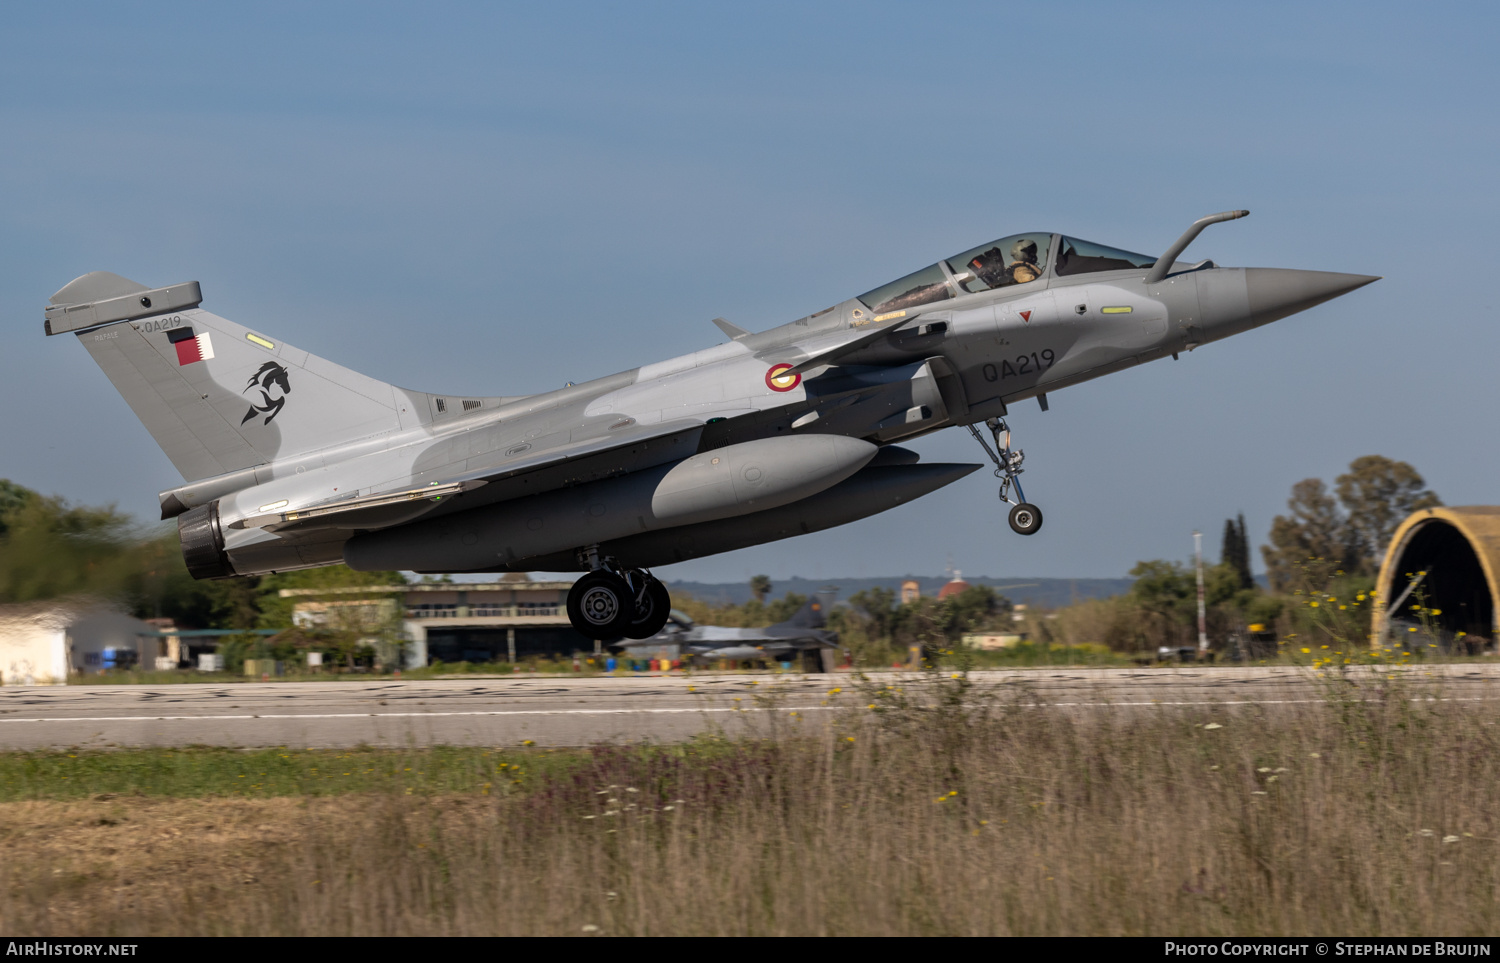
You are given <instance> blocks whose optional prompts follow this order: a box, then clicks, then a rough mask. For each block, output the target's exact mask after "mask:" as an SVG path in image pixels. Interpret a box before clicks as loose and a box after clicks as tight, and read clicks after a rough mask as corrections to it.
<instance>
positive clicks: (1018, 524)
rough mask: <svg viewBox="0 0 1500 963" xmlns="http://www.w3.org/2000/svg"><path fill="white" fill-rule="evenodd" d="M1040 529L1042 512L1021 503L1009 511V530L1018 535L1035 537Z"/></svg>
mask: <svg viewBox="0 0 1500 963" xmlns="http://www.w3.org/2000/svg"><path fill="white" fill-rule="evenodd" d="M1041 527H1042V510H1041V509H1040V508H1037V507H1036V506H1035V505H1029V504H1027V503H1026V502H1022V503H1021V504H1019V505H1017V506H1016V507H1014V508H1012V509H1011V510H1010V528H1011V531H1013V532H1015V533H1016V534H1018V535H1035V534H1036V533H1037V529H1039V528H1041Z"/></svg>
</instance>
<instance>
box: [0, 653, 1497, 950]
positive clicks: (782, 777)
mask: <svg viewBox="0 0 1500 963" xmlns="http://www.w3.org/2000/svg"><path fill="white" fill-rule="evenodd" d="M1411 685H1412V684H1410V683H1405V682H1402V683H1395V682H1392V683H1389V684H1384V683H1376V684H1372V685H1367V686H1365V687H1361V688H1355V687H1352V686H1347V685H1344V684H1339V683H1329V685H1328V688H1327V689H1326V690H1325V698H1324V699H1323V700H1322V701H1320V702H1317V703H1313V704H1305V705H1284V706H1271V707H1238V708H1234V709H1230V708H1217V707H1197V708H1191V709H1187V708H1168V707H1159V708H1156V709H1150V710H1134V711H1125V710H1108V711H1094V712H1091V713H1078V714H1069V713H1066V712H1061V711H1057V710H1037V709H1034V708H1026V707H1025V706H1024V704H1023V703H1024V702H1025V701H1026V700H1025V697H1024V694H1022V695H1021V696H1019V697H1018V698H1017V700H1016V701H1014V702H996V703H994V704H984V703H982V702H981V701H980V700H979V698H978V697H977V696H976V695H975V693H974V692H973V691H971V690H969V689H968V688H967V686H966V683H965V681H964V680H963V679H962V678H958V679H954V678H950V677H948V676H937V677H934V678H932V679H931V680H929V681H928V682H927V683H926V684H924V685H922V686H917V687H915V689H913V688H908V689H906V690H904V691H896V690H892V689H886V688H884V687H882V686H881V685H880V684H879V682H878V681H869V682H864V683H858V684H855V685H850V686H849V687H848V688H847V690H846V691H845V692H843V693H841V694H840V695H839V696H838V697H837V699H841V700H848V704H849V705H850V706H851V707H852V706H859V708H860V711H859V712H858V713H857V714H856V713H855V712H853V711H851V712H850V713H849V715H848V716H847V717H840V718H839V719H838V720H837V721H836V723H835V724H834V725H833V726H831V727H827V726H822V725H816V726H814V725H811V724H807V723H799V722H798V721H797V720H795V719H793V720H791V721H788V722H784V723H783V724H782V729H781V730H780V731H775V732H773V731H769V730H768V731H766V732H765V733H764V734H763V737H762V738H757V739H748V740H740V741H730V740H725V739H721V738H705V739H700V740H698V741H696V742H694V743H690V744H686V745H680V746H643V747H642V746H637V747H612V746H598V747H595V748H593V749H590V750H569V751H552V752H548V751H542V750H536V749H529V748H526V747H515V748H503V749H492V750H483V749H473V750H469V749H435V750H430V751H411V752H392V751H373V750H371V751H347V752H334V751H316V752H306V751H298V752H292V751H287V750H281V751H261V752H231V751H222V750H208V749H199V750H184V751H130V752H123V751H122V752H111V753H79V752H75V753H25V754H8V755H3V756H0V799H3V800H4V801H3V802H0V812H3V818H0V844H3V846H4V851H5V853H6V858H5V859H4V860H0V892H3V894H4V897H3V899H0V928H3V929H4V930H5V931H7V932H11V933H26V934H28V935H30V934H36V935H46V934H55V935H67V934H90V935H128V934H138V935H144V934H266V935H273V934H323V935H345V934H347V935H382V936H384V935H405V934H472V935H487V934H517V935H519V934H537V935H540V934H554V935H569V934H577V935H636V934H653V935H731V934H735V935H750V934H765V935H780V934H786V935H791V934H828V935H957V934H1157V935H1195V934H1198V935H1269V934H1310V933H1337V934H1347V935H1358V934H1369V935H1438V934H1442V935H1450V936H1458V935H1475V936H1478V935H1483V934H1486V933H1493V932H1495V931H1496V930H1497V929H1500V751H1497V750H1500V745H1497V743H1500V734H1497V730H1496V721H1497V716H1496V713H1495V709H1494V703H1490V702H1458V701H1442V693H1441V692H1439V691H1435V690H1426V689H1417V688H1411V687H1410V686H1411ZM868 706H875V707H876V711H874V712H871V711H869V709H868V708H867V707H868ZM802 726H805V727H806V731H802Z"/></svg>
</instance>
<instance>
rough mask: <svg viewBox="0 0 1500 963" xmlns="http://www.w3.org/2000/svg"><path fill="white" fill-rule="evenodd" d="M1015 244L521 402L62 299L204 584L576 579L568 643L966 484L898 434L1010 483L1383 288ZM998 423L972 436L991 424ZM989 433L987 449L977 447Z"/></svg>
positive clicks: (169, 291)
mask: <svg viewBox="0 0 1500 963" xmlns="http://www.w3.org/2000/svg"><path fill="white" fill-rule="evenodd" d="M1246 213H1248V212H1246V211H1230V212H1226V213H1223V214H1215V215H1212V216H1210V217H1205V218H1202V219H1200V220H1198V221H1196V222H1195V223H1194V224H1193V225H1192V226H1191V227H1190V228H1189V229H1188V231H1187V232H1186V233H1184V234H1183V235H1182V236H1181V237H1180V238H1178V239H1177V241H1176V242H1175V243H1173V244H1172V245H1171V246H1170V247H1168V248H1167V250H1166V251H1165V252H1164V253H1163V254H1162V255H1161V256H1160V257H1151V256H1149V255H1142V254H1133V253H1131V252H1129V251H1122V250H1116V249H1114V248H1110V247H1105V246H1103V245H1100V244H1095V243H1092V242H1089V241H1084V240H1081V239H1079V238H1076V237H1072V236H1069V235H1064V234H1057V233H1052V232H1034V233H1029V234H1015V235H1012V236H1010V237H1006V238H1002V239H1001V240H998V241H992V242H989V243H986V244H981V245H979V246H977V247H974V248H972V249H970V250H967V251H964V252H962V253H959V254H956V255H954V256H953V257H950V258H945V259H943V260H940V261H938V262H937V263H935V264H932V265H929V266H928V267H925V268H922V269H921V270H920V271H916V272H915V273H912V274H909V275H907V276H905V277H902V278H898V279H897V280H894V281H891V282H889V283H887V284H882V285H881V286H879V287H877V288H874V289H873V290H870V291H867V292H865V293H864V294H861V295H859V296H858V297H854V298H850V299H849V300H847V301H843V302H841V303H839V304H836V305H834V306H832V307H829V308H825V309H823V310H822V311H818V312H816V313H815V314H810V315H808V316H807V317H805V318H800V319H798V320H796V321H792V322H790V323H788V324H783V325H781V326H779V327H774V328H771V329H769V330H766V331H761V332H751V331H748V330H745V329H743V328H740V327H737V326H736V325H733V324H731V323H729V322H728V321H725V320H724V319H722V318H718V319H715V321H714V323H715V324H716V325H717V326H718V328H719V330H720V331H722V332H723V334H724V335H725V336H726V337H727V338H728V340H727V341H726V342H724V343H722V344H719V345H717V346H715V347H710V348H706V349H704V350H701V351H696V352H693V353H691V354H685V355H682V356H680V357H676V358H672V359H670V360H667V361H660V362H657V363H655V364H648V365H644V366H642V367H639V368H632V369H631V370H629V371H622V372H620V373H618V374H612V375H608V376H606V377H603V378H599V379H597V380H594V381H589V382H585V383H582V384H570V385H568V386H567V387H564V388H560V389H558V390H556V391H549V392H545V393H543V394H537V395H531V396H521V397H517V396H496V397H466V396H456V395H452V394H442V393H437V394H432V393H427V392H421V391H412V390H408V389H405V388H397V387H395V386H393V385H389V384H385V383H383V382H380V381H376V380H375V379H373V378H368V377H365V376H364V375H361V374H358V373H356V372H354V371H350V370H349V369H347V368H343V367H340V366H339V365H337V364H334V363H333V362H330V361H325V360H323V359H322V358H318V357H315V356H313V355H310V354H309V353H307V352H306V351H302V350H299V349H297V348H295V347H293V346H291V345H290V344H287V343H286V342H284V341H282V340H281V339H280V337H279V335H276V334H273V333H271V332H268V331H258V330H252V329H249V328H245V327H242V326H241V325H238V324H235V323H234V322H232V321H228V320H225V319H224V318H221V317H218V316H217V315H214V314H211V313H210V312H208V311H206V310H204V309H203V308H202V307H201V305H202V302H203V295H202V291H201V289H200V287H199V285H198V283H197V282H196V281H189V282H185V283H181V284H173V285H169V286H167V287H159V288H147V287H146V286H145V285H143V284H138V283H136V282H134V281H130V280H127V279H125V278H122V277H119V276H118V275H114V274H109V273H107V272H95V273H92V274H85V275H83V276H82V277H80V278H77V279H76V280H74V281H72V282H70V283H68V284H67V285H66V286H64V287H63V288H62V290H60V291H58V292H57V293H56V294H55V295H53V296H52V299H51V304H50V305H49V306H48V307H47V309H46V322H45V328H46V332H47V333H48V334H49V335H56V334H64V333H73V334H75V335H76V336H77V338H78V340H79V341H81V342H83V345H84V347H85V348H87V349H88V351H89V353H90V354H92V355H93V357H94V360H95V361H97V362H98V363H99V366H100V367H101V368H103V369H104V373H105V374H106V375H107V376H108V377H109V379H110V380H111V381H112V382H114V385H115V387H116V388H117V389H119V391H120V393H121V394H122V395H123V396H124V398H125V401H126V402H127V403H128V404H129V405H130V407H131V408H132V409H133V410H134V411H135V413H136V415H137V416H138V417H139V418H140V419H141V421H142V422H144V423H145V425H146V428H147V430H148V431H149V432H150V433H151V435H152V436H153V437H154V438H155V439H156V441H157V443H158V444H160V445H161V447H162V449H163V451H165V452H166V455H167V457H168V458H169V459H170V460H171V461H172V463H173V464H174V465H175V466H176V467H177V469H178V470H179V471H180V472H181V473H182V476H183V478H184V479H186V482H185V484H181V485H177V486H175V487H172V488H168V489H166V490H165V491H163V492H161V493H160V501H161V513H162V517H163V518H175V519H177V524H178V532H179V535H180V538H181V543H182V552H183V557H184V559H185V560H186V562H187V567H188V570H189V571H190V572H191V573H192V574H193V576H194V577H196V578H227V577H231V576H235V575H254V574H260V573H267V572H280V571H286V570H289V569H299V568H309V567H313V566H320V565H331V564H335V563H337V562H346V563H348V564H349V565H350V566H351V567H353V568H355V569H366V570H387V569H398V570H405V571H416V572H452V573H457V572H501V571H522V570H534V569H542V570H550V571H580V572H583V573H585V574H583V576H582V577H581V578H579V579H578V581H577V582H576V583H575V584H574V586H573V588H572V590H571V592H570V593H569V596H568V606H567V608H568V615H569V617H570V619H571V620H572V623H573V625H574V626H575V627H576V628H577V629H578V631H579V632H581V633H582V634H583V635H585V636H587V637H589V638H593V639H600V640H610V639H618V638H620V637H625V638H631V639H646V638H650V637H651V636H653V635H655V634H656V633H657V632H659V631H660V630H661V629H662V627H663V626H664V625H665V624H666V621H667V617H668V613H669V611H670V608H671V599H670V597H669V595H668V593H667V590H666V589H665V588H664V587H663V586H662V584H661V583H660V582H659V581H658V580H657V579H656V578H654V577H653V576H652V575H651V573H650V570H651V568H652V567H653V566H659V565H664V564H668V563H672V562H679V561H683V560H684V559H690V558H698V557H702V556H705V555H712V554H715V553H719V552H727V551H732V550H734V549H738V548H744V547H746V546H749V545H758V544H762V543H765V542H771V541H775V540H777V539H782V538H789V537H792V536H796V535H800V534H804V533H807V532H813V531H818V530H820V529H826V528H830V527H832V526H835V525H843V524H846V523H848V522H853V521H856V520H858V519H861V518H865V517H868V516H870V515H874V514H876V513H877V512H882V511H885V510H886V509H889V508H893V507H895V506H897V505H900V504H904V503H905V502H908V501H910V500H912V499H914V498H918V497H920V496H922V495H925V494H927V493H929V492H932V491H935V490H937V489H939V488H941V487H943V486H944V485H948V484H950V483H952V482H953V481H955V480H957V479H958V478H960V477H962V476H964V475H967V474H969V473H970V472H972V471H974V470H976V469H977V468H979V467H981V466H980V465H976V464H926V465H924V464H918V463H917V461H918V460H917V455H916V454H914V453H913V452H911V451H910V450H908V449H904V448H901V447H899V446H898V445H896V444H894V443H895V442H899V441H904V440H907V439H911V438H915V437H918V436H920V435H925V434H928V433H931V432H934V431H938V430H941V429H943V428H947V427H950V426H962V427H963V428H965V429H967V430H968V431H969V432H970V433H971V434H972V435H973V436H974V438H975V439H976V440H977V441H978V442H979V444H980V445H981V447H982V448H983V449H984V451H985V454H986V455H987V457H988V459H989V461H990V462H991V463H992V464H993V465H994V468H995V474H996V476H997V477H998V478H999V479H1000V493H999V494H1000V498H1001V499H1002V500H1003V501H1004V502H1006V503H1008V504H1010V505H1011V506H1012V507H1011V509H1010V513H1009V520H1010V526H1011V528H1012V529H1014V530H1015V531H1016V532H1019V533H1020V534H1022V535H1030V534H1033V533H1035V532H1036V531H1037V530H1038V529H1039V528H1040V527H1041V524H1042V513H1041V511H1040V510H1039V509H1038V508H1037V507H1036V506H1035V505H1034V504H1032V503H1030V502H1028V501H1027V500H1026V497H1025V495H1024V493H1023V492H1022V489H1021V484H1020V475H1021V472H1022V468H1021V463H1022V461H1023V459H1024V453H1023V452H1022V451H1020V450H1019V449H1016V448H1013V447H1012V443H1011V434H1010V430H1009V428H1008V426H1007V424H1006V422H1005V420H1004V419H1005V418H1006V416H1007V413H1008V409H1009V406H1011V405H1014V404H1016V403H1017V402H1019V401H1022V400H1026V399H1031V398H1035V399H1036V400H1037V401H1038V403H1039V404H1040V406H1041V408H1042V410H1043V411H1045V410H1046V409H1047V406H1048V396H1049V395H1050V394H1051V393H1053V392H1056V391H1058V390H1059V389H1062V388H1065V387H1068V386H1069V385H1075V384H1078V383H1080V382H1083V381H1088V380H1090V379H1093V378H1097V377H1100V376H1101V375H1106V374H1109V373H1111V372H1115V371H1120V370H1122V369H1124V368H1128V367H1131V366H1133V365H1138V364H1142V363H1144V362H1147V361H1152V360H1155V359H1158V358H1165V357H1167V356H1169V355H1170V356H1171V357H1173V358H1176V357H1177V356H1178V354H1179V352H1184V351H1192V350H1193V349H1194V348H1197V347H1199V346H1201V345H1204V344H1207V343H1208V342H1210V341H1217V340H1220V339H1222V338H1227V337H1229V336H1230V335H1233V334H1238V333H1240V332H1242V331H1247V330H1249V329H1250V328H1254V327H1258V326H1260V325H1263V324H1267V323H1269V322H1271V321H1275V320H1277V319H1279V318H1284V317H1286V316H1288V315H1290V314H1295V313H1296V312H1298V311H1303V310H1305V309H1307V308H1310V307H1312V306H1314V305H1317V304H1321V303H1322V302H1324V301H1327V300H1329V299H1331V298H1335V297H1338V296H1339V295H1341V294H1345V293H1347V292H1349V291H1352V290H1354V289H1355V288H1358V287H1361V286H1363V285H1365V284H1369V283H1370V282H1371V281H1374V280H1377V279H1376V278H1373V277H1366V276H1364V275H1356V274H1332V273H1326V272H1318V271H1302V270H1284V269H1277V268H1221V267H1218V266H1217V265H1215V264H1214V262H1213V261H1209V260H1204V261H1198V262H1197V263H1185V262H1181V261H1179V260H1178V257H1179V256H1180V255H1181V254H1182V253H1183V251H1184V250H1185V249H1186V248H1187V246H1188V244H1189V243H1191V242H1192V240H1193V239H1194V238H1195V237H1196V236H1197V235H1198V234H1199V232H1201V231H1202V230H1203V229H1204V228H1205V227H1207V226H1208V225H1210V224H1213V223H1215V222H1219V221H1227V220H1231V219H1234V218H1238V217H1243V216H1244V215H1245V214H1246ZM981 426H983V428H985V429H986V431H984V432H982V431H981V430H980V427H981ZM986 433H987V434H988V435H989V440H986V438H985V434H986Z"/></svg>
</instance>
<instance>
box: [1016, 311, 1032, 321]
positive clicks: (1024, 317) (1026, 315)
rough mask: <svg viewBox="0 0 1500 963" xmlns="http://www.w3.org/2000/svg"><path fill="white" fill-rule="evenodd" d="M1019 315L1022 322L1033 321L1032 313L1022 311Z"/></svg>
mask: <svg viewBox="0 0 1500 963" xmlns="http://www.w3.org/2000/svg"><path fill="white" fill-rule="evenodd" d="M1018 313H1019V314H1020V315H1021V320H1022V321H1030V320H1031V312H1030V311H1021V312H1018Z"/></svg>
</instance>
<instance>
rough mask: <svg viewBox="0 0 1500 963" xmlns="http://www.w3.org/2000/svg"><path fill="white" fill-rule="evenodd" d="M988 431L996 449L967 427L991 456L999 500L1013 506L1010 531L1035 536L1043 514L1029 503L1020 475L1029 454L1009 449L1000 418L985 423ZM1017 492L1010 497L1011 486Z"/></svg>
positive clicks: (1003, 425) (1008, 440)
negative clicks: (998, 490) (996, 479)
mask: <svg viewBox="0 0 1500 963" xmlns="http://www.w3.org/2000/svg"><path fill="white" fill-rule="evenodd" d="M984 424H985V427H987V428H989V430H990V435H991V436H992V437H993V438H994V440H995V447H994V448H991V447H990V445H989V442H987V441H985V440H984V436H983V435H981V434H980V433H979V429H978V428H975V427H974V426H973V425H967V426H965V427H967V428H968V429H969V434H971V435H973V436H974V440H975V441H977V442H979V447H981V448H983V449H984V453H985V454H986V455H989V456H990V461H992V462H994V463H995V477H996V478H998V479H1000V500H1001V501H1002V502H1005V503H1006V504H1008V505H1010V506H1012V507H1011V510H1010V519H1009V521H1010V527H1011V531H1013V532H1015V533H1017V534H1018V535H1035V534H1036V533H1037V531H1039V530H1040V529H1041V527H1042V510H1041V509H1040V508H1037V507H1036V506H1035V505H1032V504H1031V503H1029V502H1027V501H1026V493H1025V492H1023V491H1022V490H1021V479H1020V475H1021V472H1022V471H1024V470H1025V469H1023V468H1022V467H1021V463H1022V462H1023V461H1025V460H1026V453H1025V452H1023V451H1021V450H1020V449H1019V448H1014V449H1013V448H1011V447H1010V426H1009V425H1007V424H1006V423H1005V422H1004V421H1002V420H1000V419H999V418H991V419H989V420H988V421H986V422H985V423H984ZM1012 485H1014V486H1015V488H1016V497H1015V498H1011V497H1010V489H1011V486H1012Z"/></svg>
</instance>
